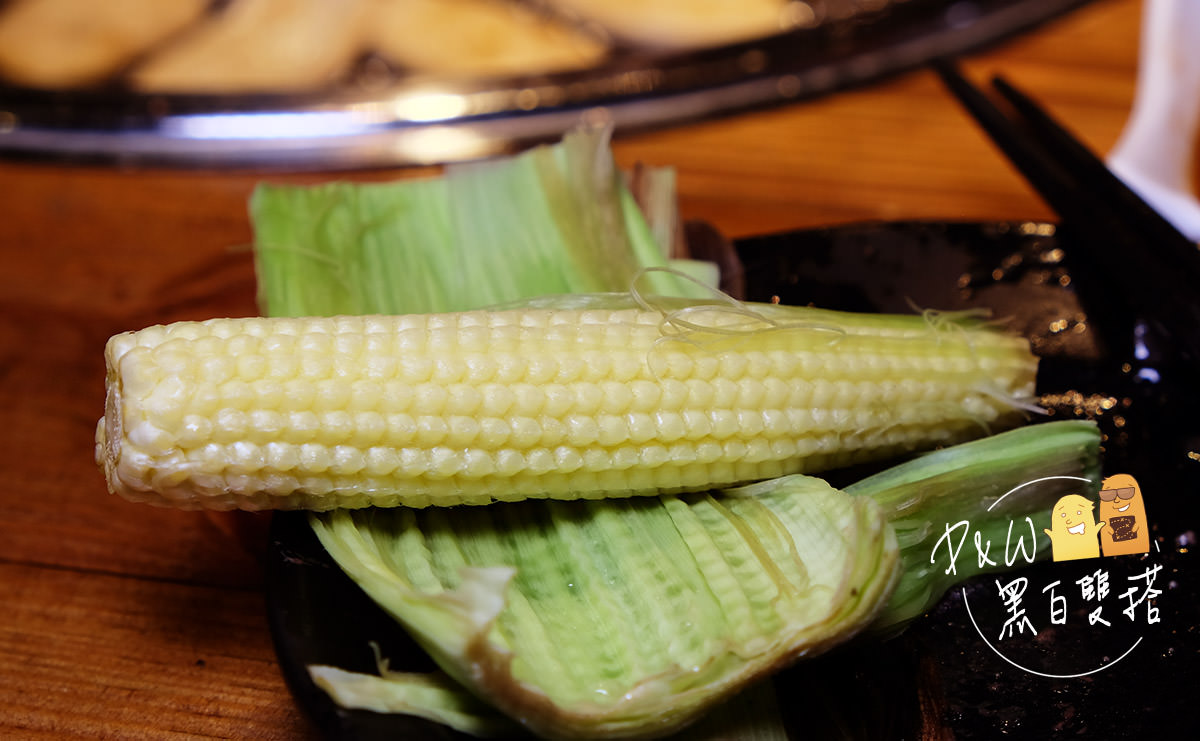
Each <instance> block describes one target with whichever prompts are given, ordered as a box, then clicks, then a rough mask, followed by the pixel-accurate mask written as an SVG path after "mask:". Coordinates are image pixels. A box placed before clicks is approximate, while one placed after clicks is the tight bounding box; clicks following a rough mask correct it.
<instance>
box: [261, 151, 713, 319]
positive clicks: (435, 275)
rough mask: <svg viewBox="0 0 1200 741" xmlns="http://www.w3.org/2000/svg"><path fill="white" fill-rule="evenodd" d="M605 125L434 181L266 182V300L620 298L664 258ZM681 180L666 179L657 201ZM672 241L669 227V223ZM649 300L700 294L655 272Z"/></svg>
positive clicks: (370, 305)
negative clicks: (612, 149)
mask: <svg viewBox="0 0 1200 741" xmlns="http://www.w3.org/2000/svg"><path fill="white" fill-rule="evenodd" d="M608 134H609V132H608V131H607V130H603V129H600V130H597V129H586V130H579V131H575V132H572V133H570V134H568V135H567V136H566V137H565V138H564V139H563V140H562V142H560V143H559V144H556V145H554V146H543V147H538V148H535V149H532V150H529V151H527V152H524V153H522V154H520V155H517V156H514V157H506V158H501V159H496V160H491V161H485V162H475V163H467V164H457V165H451V166H448V167H447V168H446V170H445V172H444V174H443V175H442V176H440V177H437V178H426V179H414V180H406V181H400V182H392V183H374V184H356V183H348V182H335V183H328V184H324V185H317V186H311V187H300V186H283V185H270V184H263V185H260V186H258V187H257V188H256V189H255V191H254V193H253V195H252V197H251V200H250V215H251V219H252V221H253V224H254V235H255V237H254V239H255V244H254V248H255V249H254V252H255V260H256V269H257V273H258V282H259V302H260V304H261V306H262V308H263V312H264V313H265V314H267V315H270V316H302V315H307V316H315V315H321V316H332V315H337V314H376V313H378V314H407V313H428V312H445V311H459V310H465V309H474V308H479V307H483V306H492V305H496V304H500V303H506V302H510V301H515V300H520V299H526V298H530V297H533V296H543V295H551V294H566V293H594V292H604V291H623V290H626V289H628V288H629V286H630V283H631V281H632V280H633V279H634V277H635V276H637V275H638V274H639V271H641V270H642V269H644V268H648V267H669V266H672V265H676V266H678V267H679V268H681V269H682V270H683V272H687V273H688V274H690V275H692V276H693V277H695V276H697V275H706V276H707V277H706V280H710V281H711V280H715V279H716V276H715V275H714V274H713V273H712V270H711V268H709V269H704V268H702V267H697V266H696V265H693V264H689V263H687V262H680V263H672V262H671V261H669V260H668V259H667V252H666V245H660V244H659V242H658V241H657V239H656V234H655V231H654V229H652V227H651V225H650V224H648V223H647V222H646V219H645V218H644V217H643V215H642V212H641V211H640V210H639V208H638V205H637V203H636V202H635V201H634V198H633V195H632V194H631V193H630V191H629V189H628V188H627V187H626V185H625V183H624V180H623V178H622V176H621V173H620V172H619V171H618V170H617V168H616V165H615V163H614V162H613V159H612V154H611V152H610V151H609V149H608ZM672 183H673V180H671V179H669V178H664V182H663V184H662V185H660V186H658V187H656V188H655V189H654V190H655V192H656V193H659V194H660V195H659V196H658V198H659V199H661V198H662V195H661V192H662V191H663V190H665V189H666V188H667V187H670V186H671V184H672ZM659 231H660V233H661V235H662V236H661V238H662V239H667V238H670V237H669V232H663V231H662V228H661V227H660V228H659ZM643 281H644V282H643V283H642V285H643V287H644V288H645V289H646V290H647V291H649V292H651V293H664V294H667V295H676V296H701V295H705V294H706V293H707V291H704V290H703V287H702V286H698V285H697V284H696V282H695V281H693V280H685V279H681V278H680V276H678V275H675V274H672V273H669V272H665V271H656V272H653V273H650V274H647V275H645V276H644V278H643Z"/></svg>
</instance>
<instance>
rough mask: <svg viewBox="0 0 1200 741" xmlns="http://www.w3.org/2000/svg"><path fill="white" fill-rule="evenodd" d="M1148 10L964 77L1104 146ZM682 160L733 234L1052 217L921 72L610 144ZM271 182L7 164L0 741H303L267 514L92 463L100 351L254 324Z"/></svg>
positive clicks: (1070, 30)
mask: <svg viewBox="0 0 1200 741" xmlns="http://www.w3.org/2000/svg"><path fill="white" fill-rule="evenodd" d="M1140 11H1141V3H1140V2H1138V1H1137V0H1098V1H1097V2H1095V3H1094V4H1092V5H1089V6H1087V7H1085V8H1084V9H1082V10H1079V11H1076V12H1074V13H1072V14H1070V15H1069V16H1067V17H1065V18H1062V19H1060V20H1057V21H1055V22H1052V23H1050V24H1047V25H1045V26H1043V27H1041V28H1039V29H1037V30H1035V31H1033V32H1031V33H1028V34H1025V35H1023V36H1021V37H1019V38H1017V39H1013V40H1009V41H1007V42H1005V43H1003V44H1001V45H998V46H995V47H993V48H990V49H988V50H986V51H983V52H980V53H977V54H974V55H972V56H971V57H969V58H967V59H966V60H964V68H965V70H966V71H967V73H968V74H969V75H970V76H972V77H975V78H976V79H983V78H984V77H985V76H987V75H989V74H991V73H993V72H999V71H1002V72H1003V73H1004V74H1005V75H1007V76H1008V77H1009V78H1010V79H1011V80H1013V81H1014V82H1016V83H1017V84H1019V85H1020V86H1022V87H1023V88H1025V89H1027V90H1028V91H1029V92H1031V93H1032V94H1033V95H1034V96H1035V97H1037V98H1038V99H1040V100H1041V101H1043V102H1044V103H1045V105H1046V106H1047V107H1048V108H1049V109H1050V110H1051V111H1052V112H1053V113H1054V114H1056V115H1057V116H1058V117H1059V118H1061V119H1062V120H1063V121H1065V122H1066V123H1068V124H1069V126H1070V127H1071V128H1072V129H1073V130H1074V131H1075V132H1077V134H1078V135H1080V136H1081V137H1082V138H1083V139H1084V140H1085V141H1086V142H1087V143H1089V144H1090V145H1091V146H1092V147H1093V148H1095V149H1096V150H1097V151H1100V152H1105V151H1107V150H1108V149H1109V148H1110V147H1111V146H1112V145H1113V143H1114V142H1115V140H1116V138H1117V136H1118V134H1119V133H1120V130H1121V128H1122V126H1123V125H1124V122H1125V118H1126V115H1127V113H1128V110H1129V105H1130V102H1131V99H1132V95H1133V90H1134V80H1135V70H1136V61H1137V41H1138V27H1139V21H1140ZM615 151H616V155H617V158H618V160H619V162H620V164H622V165H624V166H629V165H632V164H633V163H634V162H636V161H643V162H648V163H653V164H659V165H668V164H669V165H673V166H675V167H676V168H677V171H678V177H679V191H680V196H681V205H682V210H683V215H684V216H685V217H686V218H697V219H706V220H708V221H710V222H712V223H713V224H715V225H716V226H717V227H718V228H720V229H721V230H723V231H724V232H725V233H727V234H729V235H731V236H734V237H738V236H745V235H751V234H758V233H766V232H774V231H780V230H787V229H795V228H799V227H810V226H819V225H830V224H838V223H845V222H852V221H860V220H878V219H980V220H990V219H1010V218H1015V219H1023V218H1049V217H1051V213H1050V212H1049V211H1048V209H1047V208H1046V207H1045V206H1044V205H1043V204H1042V203H1041V201H1040V200H1039V199H1038V198H1037V197H1036V195H1035V194H1034V193H1033V192H1032V191H1031V190H1030V188H1029V187H1027V186H1026V184H1025V183H1024V181H1023V180H1021V178H1020V177H1019V176H1018V175H1017V174H1016V173H1015V171H1014V170H1013V169H1012V168H1011V167H1010V166H1009V165H1008V164H1007V163H1006V162H1005V161H1004V160H1003V158H1002V157H1001V156H1000V155H999V154H998V153H997V151H996V150H995V149H994V148H993V147H992V146H991V144H990V143H988V142H987V140H986V139H985V137H984V136H983V134H982V133H981V132H980V131H979V130H978V129H977V128H976V127H975V126H974V125H973V124H972V123H971V122H970V121H969V119H968V118H967V117H966V115H965V114H964V113H963V112H962V111H961V110H960V108H959V107H958V105H957V104H956V103H955V102H954V101H952V100H951V99H950V98H949V96H948V95H947V94H946V92H945V91H944V90H943V88H942V87H941V85H940V83H939V82H938V81H937V79H936V77H935V76H934V75H933V74H932V73H930V72H928V71H918V72H912V73H908V74H904V75H901V76H897V77H893V78H891V79H888V80H886V81H883V82H880V83H878V84H875V85H871V86H868V87H863V88H859V89H856V90H852V91H848V92H843V93H839V94H836V95H832V96H829V97H825V98H822V99H820V100H816V101H810V102H805V103H802V104H798V105H793V106H790V107H784V108H776V109H771V110H766V111H760V112H754V113H749V114H744V115H736V116H730V117H726V118H721V119H717V120H711V121H706V122H702V123H696V124H693V125H685V126H680V127H678V128H673V129H670V130H664V131H658V132H654V133H647V134H642V135H637V136H630V137H625V138H620V139H618V140H617V142H616V143H615ZM428 172H429V171H427V170H421V171H412V170H410V171H384V172H367V173H290V174H278V173H263V172H247V171H237V172H216V171H211V172H210V171H171V170H155V169H120V168H101V167H75V166H63V165H50V164H34V163H14V162H0V189H2V190H0V192H2V194H3V197H2V199H0V249H2V250H3V268H2V269H0V305H2V306H3V312H4V321H3V323H2V324H0V380H2V383H0V409H2V410H3V412H2V414H3V425H0V450H2V451H3V459H2V460H3V462H2V463H0V466H2V471H3V475H2V476H0V606H2V607H0V738H41V737H46V738H62V737H88V738H99V737H107V738H153V739H161V738H170V737H176V736H178V737H220V738H254V739H293V738H307V737H311V736H312V735H313V734H314V731H313V730H312V729H311V727H310V726H309V725H308V722H307V721H306V719H305V718H304V716H303V715H302V713H301V712H300V711H299V710H298V709H297V707H295V705H294V704H293V701H292V699H291V697H290V696H289V695H288V693H287V690H286V688H285V686H284V684H283V680H282V678H281V677H280V674H279V672H278V669H277V666H276V665H275V663H274V657H273V653H272V648H271V641H270V636H269V634H268V630H267V623H266V619H265V614H264V604H263V598H262V589H261V587H262V571H261V569H260V565H259V551H260V550H261V548H262V547H263V546H264V540H263V535H264V530H263V527H264V525H265V522H266V520H265V518H264V517H261V516H224V515H222V516H216V515H206V514H198V513H193V512H176V511H171V510H166V509H157V508H153V507H149V506H145V505H135V504H130V503H126V502H124V501H123V500H120V499H118V498H116V497H113V496H111V495H109V494H108V493H107V492H106V490H105V486H104V482H103V479H102V477H101V475H100V473H99V472H98V470H97V468H96V466H95V464H94V462H93V453H92V450H93V438H94V433H95V425H96V420H97V419H98V418H99V416H100V415H101V413H102V409H103V394H104V392H103V373H104V369H103V358H102V350H103V346H104V342H105V340H106V339H107V338H108V337H109V336H110V335H112V334H114V333H116V332H119V331H123V330H126V329H131V328H137V327H141V326H144V325H147V324H153V323H159V322H167V321H172V320H179V319H202V318H208V317H213V316H221V315H226V316H234V315H248V314H254V313H256V312H257V307H256V304H255V294H254V274H253V266H252V263H251V256H250V253H249V251H248V245H249V243H250V241H251V231H250V224H249V220H248V218H247V215H246V199H247V196H248V195H249V193H250V191H251V189H252V188H253V186H254V185H255V184H256V183H258V182H260V181H262V180H272V181H280V182H293V183H298V182H317V181H321V180H327V179H333V178H348V179H370V180H380V179H390V178H397V177H411V176H417V175H423V174H428Z"/></svg>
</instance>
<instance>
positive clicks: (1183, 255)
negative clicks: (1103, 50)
mask: <svg viewBox="0 0 1200 741" xmlns="http://www.w3.org/2000/svg"><path fill="white" fill-rule="evenodd" d="M992 86H993V87H995V88H996V91H997V92H999V93H1000V95H1001V96H1002V97H1003V98H1004V99H1005V100H1007V101H1008V102H1009V103H1010V104H1011V105H1012V106H1013V108H1014V110H1016V111H1017V113H1019V114H1020V115H1021V117H1022V118H1023V119H1024V120H1025V122H1026V123H1027V124H1028V126H1029V127H1030V130H1031V131H1034V132H1036V133H1037V134H1038V135H1039V136H1040V137H1041V138H1042V140H1043V141H1044V142H1046V144H1047V145H1048V146H1050V147H1054V148H1056V149H1057V150H1058V151H1059V152H1060V153H1061V156H1062V159H1063V161H1064V162H1067V163H1070V166H1072V167H1073V168H1076V169H1077V170H1078V173H1079V174H1080V176H1082V177H1086V178H1087V179H1088V180H1089V181H1090V183H1091V185H1092V187H1093V188H1094V189H1095V190H1096V191H1098V192H1100V193H1102V194H1103V196H1104V198H1105V202H1106V203H1107V204H1108V205H1109V206H1110V207H1111V208H1113V209H1114V210H1115V211H1116V213H1117V214H1118V215H1119V216H1120V217H1121V218H1122V219H1124V220H1126V221H1128V222H1129V223H1131V224H1136V225H1138V226H1139V227H1140V228H1142V229H1144V230H1145V235H1146V237H1147V238H1149V239H1151V240H1153V244H1154V245H1155V248H1156V249H1164V250H1171V251H1173V252H1175V253H1176V256H1177V259H1178V264H1179V266H1180V267H1181V268H1182V269H1185V270H1189V271H1191V273H1192V275H1193V277H1195V278H1196V279H1197V280H1200V249H1197V246H1196V243H1195V242H1192V241H1191V240H1190V239H1188V238H1187V237H1186V236H1184V235H1183V233H1182V232H1180V231H1179V230H1178V229H1177V228H1176V227H1175V225H1174V224H1172V223H1171V222H1169V221H1167V220H1166V219H1165V218H1163V216H1162V214H1160V213H1159V212H1158V211H1156V210H1154V209H1153V208H1152V207H1151V206H1150V204H1148V203H1146V202H1145V201H1144V200H1142V199H1141V197H1140V196H1138V195H1137V194H1136V193H1135V192H1133V190H1131V189H1130V188H1129V186H1127V185H1126V184H1125V183H1124V182H1123V181H1122V180H1121V179H1120V178H1118V177H1117V176H1116V175H1114V174H1113V172H1112V170H1110V169H1108V166H1107V165H1105V164H1104V162H1103V161H1102V160H1101V159H1100V158H1099V157H1098V156H1096V154H1095V153H1093V152H1092V150H1091V149H1088V147H1087V146H1085V145H1084V144H1083V143H1082V142H1081V141H1080V140H1079V139H1077V138H1076V137H1075V136H1073V135H1072V134H1071V133H1070V132H1069V131H1067V129H1066V128H1064V127H1063V126H1062V125H1061V124H1060V123H1058V122H1057V121H1055V120H1054V119H1053V118H1051V117H1050V115H1049V114H1048V113H1046V111H1045V110H1044V109H1042V107H1041V106H1039V105H1038V104H1037V103H1036V102H1034V100H1033V99H1032V98H1030V97H1029V96H1028V95H1026V94H1025V93H1023V92H1021V91H1020V90H1018V89H1017V88H1016V87H1015V86H1014V85H1013V84H1012V83H1010V82H1008V81H1007V80H1005V79H1004V78H1003V77H1001V76H996V77H993V78H992Z"/></svg>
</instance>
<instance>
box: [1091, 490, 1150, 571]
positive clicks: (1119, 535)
mask: <svg viewBox="0 0 1200 741" xmlns="http://www.w3.org/2000/svg"><path fill="white" fill-rule="evenodd" d="M1100 519H1101V520H1102V521H1104V522H1105V523H1107V524H1108V527H1105V528H1102V529H1101V530H1100V546H1101V548H1102V549H1103V550H1104V555H1105V556H1123V555H1127V554H1130V553H1147V552H1149V551H1150V526H1149V523H1148V522H1147V521H1146V504H1145V502H1144V501H1142V490H1141V487H1139V486H1138V483H1137V480H1136V479H1134V478H1133V477H1132V476H1130V475H1129V474H1125V473H1119V474H1116V475H1115V476H1109V477H1108V478H1106V479H1104V481H1103V482H1102V483H1101V485H1100Z"/></svg>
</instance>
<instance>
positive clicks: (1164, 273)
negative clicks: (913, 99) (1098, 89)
mask: <svg viewBox="0 0 1200 741" xmlns="http://www.w3.org/2000/svg"><path fill="white" fill-rule="evenodd" d="M934 69H935V70H936V71H937V73H938V74H939V75H940V76H941V78H942V81H943V82H944V83H945V84H946V87H947V89H949V90H950V92H951V93H952V94H953V95H954V96H955V97H956V98H957V99H958V100H959V102H960V103H962V105H963V107H964V108H965V109H966V110H967V112H968V113H970V114H971V116H972V117H973V118H974V119H975V120H976V121H977V122H978V123H979V125H980V127H981V128H982V129H983V130H984V132H985V133H987V134H988V136H989V137H991V139H992V141H993V142H994V143H995V144H996V145H997V146H998V147H999V148H1000V150H1001V151H1002V152H1003V153H1004V154H1005V156H1006V157H1007V158H1008V159H1009V161H1010V162H1011V163H1012V164H1013V165H1014V166H1016V168H1017V169H1018V170H1019V171H1020V172H1021V173H1022V174H1023V175H1024V176H1025V178H1026V180H1027V181H1028V182H1029V183H1030V184H1031V185H1032V186H1033V187H1034V189H1035V190H1037V191H1038V193H1040V194H1041V196H1042V197H1043V199H1045V201H1046V203H1047V204H1048V205H1049V206H1050V207H1051V208H1052V209H1054V211H1055V212H1056V213H1057V214H1058V215H1059V217H1060V218H1061V220H1062V225H1063V227H1064V231H1065V230H1067V229H1068V228H1069V230H1070V232H1071V233H1072V234H1073V235H1075V236H1076V237H1077V238H1078V240H1079V243H1080V244H1081V245H1084V246H1085V247H1086V254H1083V255H1078V254H1077V255H1076V256H1075V264H1076V266H1077V267H1078V266H1080V264H1081V263H1084V262H1085V263H1086V267H1087V268H1089V269H1090V272H1092V273H1093V274H1097V270H1098V275H1100V276H1101V277H1102V278H1103V279H1104V282H1105V283H1106V285H1105V287H1104V289H1103V292H1104V293H1106V294H1107V296H1108V301H1109V302H1110V303H1115V302H1121V301H1123V302H1125V303H1127V304H1128V305H1129V308H1131V309H1132V310H1133V311H1135V312H1137V314H1138V315H1139V317H1140V319H1141V320H1143V321H1144V322H1146V323H1147V324H1149V325H1150V326H1152V327H1153V328H1156V329H1157V330H1159V331H1158V334H1159V335H1160V336H1161V338H1162V339H1164V340H1165V344H1166V345H1167V346H1169V347H1171V348H1172V350H1173V354H1174V355H1175V356H1176V357H1178V358H1180V359H1182V360H1184V361H1185V362H1187V363H1189V364H1190V365H1191V366H1192V367H1193V369H1198V368H1200V295H1198V293H1197V289H1198V288H1200V250H1198V249H1197V246H1196V245H1195V244H1194V243H1192V242H1190V241H1189V240H1187V238H1186V237H1184V236H1183V235H1182V234H1180V233H1179V232H1178V230H1177V229H1175V227H1174V226H1173V225H1171V224H1170V223H1169V222H1167V221H1166V220H1165V219H1163V218H1162V216H1161V215H1160V214H1158V212H1156V211H1154V209H1153V208H1151V207H1150V206H1149V205H1148V204H1146V203H1145V201H1143V200H1142V199H1141V198H1140V197H1139V196H1138V195H1137V194H1136V193H1134V192H1133V191H1131V190H1129V188H1127V187H1126V186H1125V185H1124V183H1122V182H1121V181H1120V180H1119V179H1118V178H1117V177H1116V176H1115V175H1113V174H1112V173H1111V171H1109V170H1108V168H1107V167H1106V166H1105V165H1104V163H1103V162H1102V161H1101V160H1100V159H1099V158H1098V157H1096V155H1094V154H1093V153H1092V152H1091V151H1090V150H1088V148H1087V147H1086V146H1084V145H1083V144H1082V143H1081V142H1079V141H1078V140H1077V139H1076V138H1075V137H1073V136H1072V135H1071V134H1070V133H1069V132H1067V130H1066V129H1065V128H1063V127H1062V126H1061V125H1059V124H1058V123H1057V122H1056V121H1054V119H1053V118H1052V117H1051V116H1050V115H1049V114H1048V113H1046V112H1045V111H1044V110H1043V109H1042V108H1041V107H1040V106H1039V105H1038V104H1037V103H1035V102H1034V101H1033V100H1032V98H1030V97H1029V96H1027V95H1025V94H1024V93H1021V92H1020V91H1019V90H1017V89H1016V88H1015V87H1014V86H1013V85H1012V84H1011V83H1008V82H1006V81H1003V80H997V81H995V82H994V84H995V86H996V88H997V91H998V92H999V93H1000V95H1001V96H1002V97H1003V99H1004V100H1005V102H1006V103H1007V104H1008V105H1009V106H1010V107H1011V108H1012V109H1013V112H1014V114H1015V115H1009V114H1008V113H1006V112H1005V111H1004V110H1002V109H1001V108H1000V107H999V106H997V105H996V104H995V103H993V102H992V100H991V99H990V98H989V97H988V96H987V95H986V94H984V93H983V91H981V90H979V89H978V88H976V87H975V86H974V85H973V84H972V83H971V82H969V81H968V80H967V79H966V78H965V77H963V75H962V74H961V73H960V72H959V71H958V69H957V67H956V66H955V65H954V64H953V63H952V62H950V61H948V60H937V61H936V62H934Z"/></svg>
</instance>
